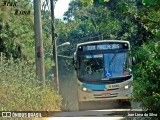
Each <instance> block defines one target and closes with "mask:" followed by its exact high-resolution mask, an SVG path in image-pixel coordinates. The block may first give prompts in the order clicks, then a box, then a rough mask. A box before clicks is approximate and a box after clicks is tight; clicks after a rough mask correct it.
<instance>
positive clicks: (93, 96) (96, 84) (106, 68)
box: [74, 40, 133, 102]
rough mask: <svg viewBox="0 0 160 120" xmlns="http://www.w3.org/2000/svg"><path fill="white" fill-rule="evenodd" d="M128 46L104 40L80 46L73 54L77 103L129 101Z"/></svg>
mask: <svg viewBox="0 0 160 120" xmlns="http://www.w3.org/2000/svg"><path fill="white" fill-rule="evenodd" d="M131 64H132V63H131V57H130V44H129V42H128V41H121V40H103V41H93V42H86V43H80V44H78V45H77V49H76V52H75V53H74V66H75V69H76V73H77V86H78V87H77V89H78V90H77V92H78V100H79V102H83V101H106V100H130V98H131V93H132V85H131V82H132V78H133V77H132V70H131Z"/></svg>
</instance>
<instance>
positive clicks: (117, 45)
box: [81, 43, 128, 51]
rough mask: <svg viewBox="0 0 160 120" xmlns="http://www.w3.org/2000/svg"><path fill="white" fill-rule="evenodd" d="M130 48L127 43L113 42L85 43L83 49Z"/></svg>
mask: <svg viewBox="0 0 160 120" xmlns="http://www.w3.org/2000/svg"><path fill="white" fill-rule="evenodd" d="M126 48H127V49H128V44H127V43H113V44H96V45H95V44H94V45H85V46H82V47H81V49H83V51H92V50H116V49H126Z"/></svg>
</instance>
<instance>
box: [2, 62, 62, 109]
mask: <svg viewBox="0 0 160 120" xmlns="http://www.w3.org/2000/svg"><path fill="white" fill-rule="evenodd" d="M0 64H1V65H0V76H1V77H0V88H1V92H0V98H1V99H0V109H1V111H5V110H6V111H17V110H19V111H39V110H41V111H46V110H49V111H59V110H60V105H61V98H60V96H59V95H58V93H57V92H56V91H55V90H53V89H52V87H51V81H47V80H46V82H47V85H46V87H45V88H43V89H42V88H41V87H40V86H39V85H38V84H39V82H38V80H37V79H36V78H35V76H36V75H35V66H34V64H33V63H32V62H30V61H20V60H19V59H17V60H13V59H11V60H3V61H1V62H0Z"/></svg>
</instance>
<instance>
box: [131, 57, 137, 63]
mask: <svg viewBox="0 0 160 120" xmlns="http://www.w3.org/2000/svg"><path fill="white" fill-rule="evenodd" d="M132 65H136V59H135V57H132Z"/></svg>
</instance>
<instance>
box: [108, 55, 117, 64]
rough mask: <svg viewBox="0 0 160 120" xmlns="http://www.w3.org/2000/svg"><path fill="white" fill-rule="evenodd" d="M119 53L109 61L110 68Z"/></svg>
mask: <svg viewBox="0 0 160 120" xmlns="http://www.w3.org/2000/svg"><path fill="white" fill-rule="evenodd" d="M116 56H117V53H115V54H114V55H113V57H112V59H111V60H110V61H109V66H110V65H111V64H112V63H113V61H114V59H115V58H116Z"/></svg>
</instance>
